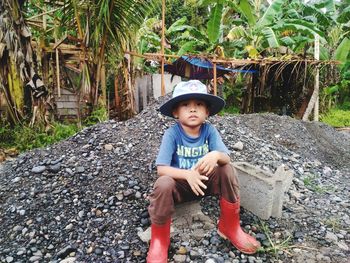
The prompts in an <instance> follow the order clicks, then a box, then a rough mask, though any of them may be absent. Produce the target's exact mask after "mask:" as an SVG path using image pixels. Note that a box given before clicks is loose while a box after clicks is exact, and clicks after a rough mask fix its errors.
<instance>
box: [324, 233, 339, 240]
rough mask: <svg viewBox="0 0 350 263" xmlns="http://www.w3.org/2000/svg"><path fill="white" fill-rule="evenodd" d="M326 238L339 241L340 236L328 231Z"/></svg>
mask: <svg viewBox="0 0 350 263" xmlns="http://www.w3.org/2000/svg"><path fill="white" fill-rule="evenodd" d="M325 239H326V240H328V241H331V242H337V241H338V237H337V235H336V234H334V233H332V232H329V231H327V233H326V236H325Z"/></svg>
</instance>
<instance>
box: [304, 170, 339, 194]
mask: <svg viewBox="0 0 350 263" xmlns="http://www.w3.org/2000/svg"><path fill="white" fill-rule="evenodd" d="M318 178H319V176H317V175H314V174H310V175H308V176H306V177H305V178H304V179H303V182H304V185H305V187H306V188H308V189H309V190H311V191H313V192H315V193H320V194H321V193H325V192H332V191H334V188H333V187H332V186H324V185H320V184H318V182H317V180H318Z"/></svg>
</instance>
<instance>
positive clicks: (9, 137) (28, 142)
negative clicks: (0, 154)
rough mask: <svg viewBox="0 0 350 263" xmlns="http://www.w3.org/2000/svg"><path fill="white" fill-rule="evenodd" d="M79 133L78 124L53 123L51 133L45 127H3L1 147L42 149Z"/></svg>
mask: <svg viewBox="0 0 350 263" xmlns="http://www.w3.org/2000/svg"><path fill="white" fill-rule="evenodd" d="M78 131H79V128H78V126H77V125H76V124H61V123H53V125H52V128H51V129H50V130H49V131H47V132H46V131H45V127H44V126H35V127H33V128H31V127H29V126H21V125H16V126H14V127H10V126H9V125H1V129H0V147H4V148H10V147H15V148H17V149H18V150H19V151H26V150H31V149H34V148H41V147H45V146H47V145H50V144H53V143H55V142H58V141H61V140H64V139H66V138H68V137H70V136H72V135H74V134H75V133H77V132H78Z"/></svg>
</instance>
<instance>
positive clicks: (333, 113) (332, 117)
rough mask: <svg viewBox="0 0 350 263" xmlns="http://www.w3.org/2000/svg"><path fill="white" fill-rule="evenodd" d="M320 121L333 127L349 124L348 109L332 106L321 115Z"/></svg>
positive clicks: (349, 111)
mask: <svg viewBox="0 0 350 263" xmlns="http://www.w3.org/2000/svg"><path fill="white" fill-rule="evenodd" d="M321 121H322V122H324V123H326V124H328V125H330V126H333V127H347V126H350V110H349V109H347V110H346V109H345V107H344V108H333V109H330V110H329V111H328V112H327V113H325V114H323V115H321Z"/></svg>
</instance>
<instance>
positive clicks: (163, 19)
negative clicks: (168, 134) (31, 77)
mask: <svg viewBox="0 0 350 263" xmlns="http://www.w3.org/2000/svg"><path fill="white" fill-rule="evenodd" d="M164 34H165V0H162V40H161V41H162V43H161V49H162V50H161V54H162V64H161V94H162V96H164V95H165V85H164V42H165V36H164Z"/></svg>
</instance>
